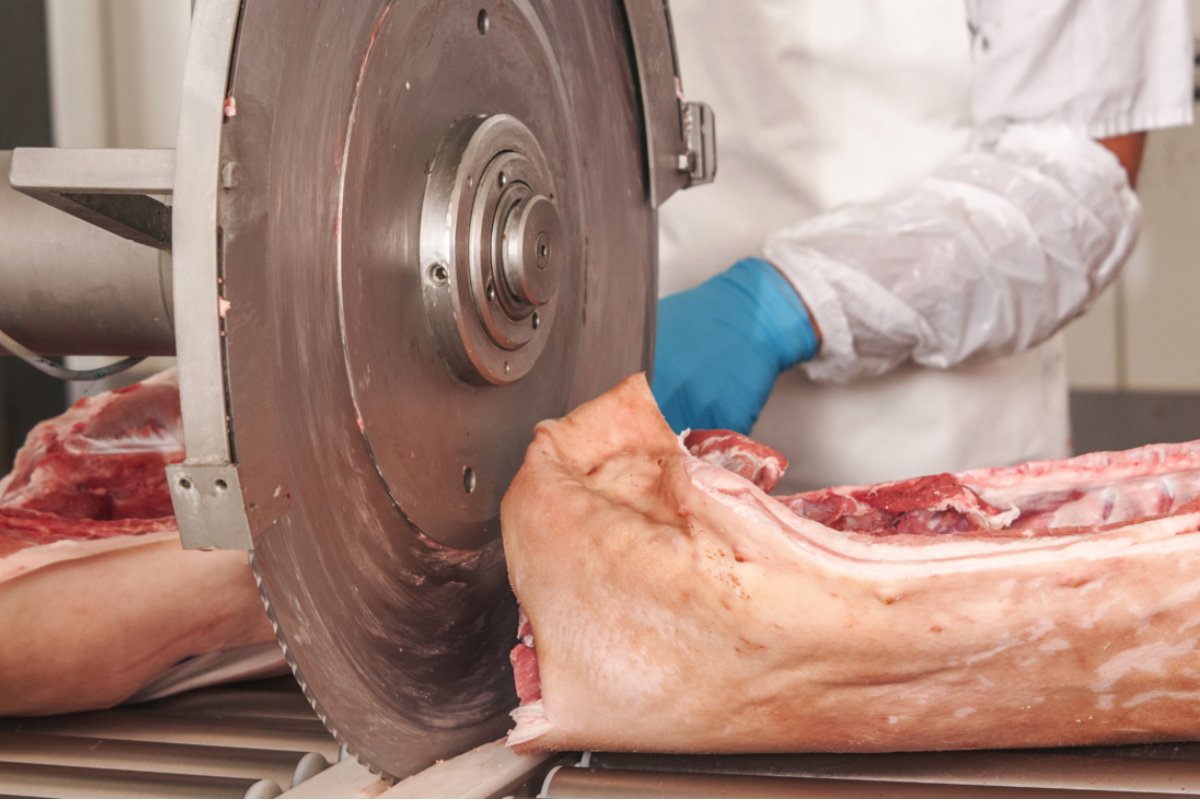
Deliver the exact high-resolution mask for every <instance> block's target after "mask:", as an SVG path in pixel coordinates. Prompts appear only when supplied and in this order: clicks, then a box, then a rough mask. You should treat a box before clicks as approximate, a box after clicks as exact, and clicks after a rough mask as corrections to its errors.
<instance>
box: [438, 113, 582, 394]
mask: <svg viewBox="0 0 1200 801" xmlns="http://www.w3.org/2000/svg"><path fill="white" fill-rule="evenodd" d="M572 257H574V258H573V259H572ZM567 259H571V260H577V259H578V254H568V245H567V243H566V242H564V241H563V231H562V221H561V220H560V218H559V213H558V208H557V206H556V204H555V190H554V179H553V176H552V175H551V172H550V167H549V165H548V164H547V162H546V156H545V154H544V153H543V152H542V148H541V146H540V145H539V144H538V142H537V139H536V138H535V137H534V135H533V133H532V132H531V131H530V130H529V129H528V128H527V127H526V126H525V125H523V124H522V123H521V122H520V121H519V120H517V119H515V118H514V117H511V116H509V115H507V114H495V115H492V116H487V117H484V116H472V117H467V118H464V119H461V120H458V121H457V122H455V123H454V125H452V126H451V128H450V131H449V132H448V133H447V134H446V137H445V139H443V141H442V144H441V146H440V147H439V148H438V153H437V156H436V157H435V158H434V161H433V164H432V167H431V173H430V176H429V181H428V187H427V189H426V192H425V202H424V206H423V209H422V215H421V260H422V262H423V263H424V264H426V265H427V266H426V268H425V278H424V284H423V292H424V298H425V311H426V314H427V315H428V317H429V322H430V326H431V327H432V328H433V331H434V335H435V337H436V339H437V348H438V352H439V353H440V354H441V356H442V359H443V360H445V362H446V364H447V365H448V366H449V367H450V369H451V370H453V371H454V373H455V375H456V376H458V377H459V378H460V379H462V380H463V381H467V382H470V383H474V384H484V383H490V384H496V385H504V384H509V383H512V382H513V381H516V380H518V379H520V378H522V377H524V376H525V375H526V374H528V373H529V371H530V369H531V368H532V367H533V365H534V363H535V362H536V361H537V359H538V357H539V356H541V354H542V352H543V350H544V349H545V347H546V342H547V340H548V338H549V336H550V332H551V329H552V328H553V323H554V316H555V309H556V305H557V304H556V303H555V296H556V294H557V292H558V284H559V275H560V272H561V271H562V270H563V269H564V268H563V267H562V266H561V264H562V262H563V261H564V260H567Z"/></svg>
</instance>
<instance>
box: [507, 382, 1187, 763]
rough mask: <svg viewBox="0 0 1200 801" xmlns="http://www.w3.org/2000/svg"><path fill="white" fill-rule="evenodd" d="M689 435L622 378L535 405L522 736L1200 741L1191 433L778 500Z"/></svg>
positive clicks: (934, 742) (524, 512)
mask: <svg viewBox="0 0 1200 801" xmlns="http://www.w3.org/2000/svg"><path fill="white" fill-rule="evenodd" d="M726 444H727V445H728V446H729V447H735V446H736V447H737V448H742V449H745V448H748V447H750V446H749V445H748V444H747V443H746V442H745V441H744V440H743V441H739V440H737V439H730V440H727V441H726ZM692 446H693V448H694V446H695V443H692ZM756 447H759V448H761V446H756ZM697 452H699V453H701V456H703V457H704V458H700V457H697V456H695V455H693V454H692V453H689V450H688V449H687V448H685V447H683V445H682V444H681V443H680V441H679V440H678V438H676V437H675V436H674V435H673V434H672V432H671V431H670V429H669V428H668V426H667V425H666V423H665V422H664V421H663V419H662V417H661V416H660V414H659V413H658V409H657V407H656V406H655V404H654V400H653V398H652V397H651V395H650V392H649V389H648V387H647V386H646V383H645V380H644V379H643V378H642V377H640V376H636V377H633V378H630V379H628V380H627V381H626V382H624V383H623V384H621V385H620V386H618V387H617V388H615V389H614V390H612V391H611V392H609V393H608V394H606V395H604V396H603V397H601V398H599V399H597V400H595V401H593V402H591V403H589V404H586V405H584V406H582V407H580V408H579V409H578V410H576V411H575V412H574V413H572V414H571V415H569V416H568V417H566V418H564V419H562V420H557V421H550V422H546V423H543V424H541V425H540V426H539V427H538V429H537V434H536V436H535V438H534V441H533V443H532V445H531V446H530V448H529V451H528V453H527V455H526V460H525V463H524V465H523V466H522V468H521V470H520V472H519V473H518V474H517V476H516V478H515V479H514V481H513V483H512V486H511V488H510V490H509V492H508V495H507V496H506V497H505V499H504V503H503V505H502V508H501V520H502V527H503V532H504V545H505V552H506V556H507V559H508V564H509V577H510V580H511V582H512V585H513V588H514V590H515V591H516V594H517V598H518V599H519V600H520V602H521V605H522V609H523V611H524V625H523V627H522V632H521V637H522V639H521V643H520V644H519V645H518V646H517V647H516V648H515V649H514V652H513V660H514V666H515V668H516V671H515V672H516V675H517V679H518V685H517V687H518V693H519V694H520V696H521V699H522V702H523V703H522V705H521V707H520V708H519V709H518V710H517V711H516V712H515V713H514V718H515V720H516V721H517V726H516V728H515V729H514V730H513V731H512V733H511V735H510V740H509V741H510V744H512V745H513V746H515V747H516V748H517V749H518V750H522V751H536V750H546V749H565V750H574V749H610V750H644V751H672V752H737V751H762V752H765V751H806V750H815V751H892V750H944V749H964V748H985V747H987V748H995V747H1016V746H1057V745H1068V744H1087V743H1121V742H1137V741H1150V740H1159V739H1194V738H1200V653H1198V652H1197V648H1196V646H1197V642H1198V641H1200V533H1198V530H1200V506H1198V504H1197V503H1196V502H1195V500H1194V498H1195V496H1196V494H1197V491H1198V490H1200V443H1189V444H1184V445H1163V446H1150V447H1147V448H1142V449H1139V450H1135V451H1131V452H1128V453H1123V454H1092V455H1089V456H1084V457H1080V458H1077V459H1072V460H1068V461H1063V462H1046V463H1038V464H1030V465H1022V466H1019V467H1013V468H1004V469H998V470H977V471H970V472H967V473H962V474H958V475H941V476H932V477H926V478H921V479H914V480H911V481H907V482H895V483H892V484H884V485H879V486H876V487H857V488H856V487H841V488H834V489H831V490H824V491H821V492H814V493H806V494H804V495H798V496H793V497H789V498H773V497H771V496H768V495H767V494H766V493H765V492H763V491H762V489H761V488H760V487H759V486H756V485H755V483H754V481H753V480H751V479H756V480H761V476H759V474H758V471H757V470H755V469H751V468H750V467H745V468H744V469H743V468H739V470H740V472H741V473H742V475H739V474H738V473H737V472H731V471H730V470H727V469H725V467H724V466H722V465H724V464H733V465H734V466H735V467H736V466H737V465H738V463H737V462H736V461H735V462H729V461H728V460H724V459H723V457H721V455H720V454H717V455H714V454H712V453H705V452H704V449H697ZM707 460H712V461H716V462H717V463H716V464H713V463H710V461H707ZM765 483H768V484H769V483H770V482H769V481H767V482H765Z"/></svg>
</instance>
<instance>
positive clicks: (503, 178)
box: [497, 173, 508, 189]
mask: <svg viewBox="0 0 1200 801" xmlns="http://www.w3.org/2000/svg"><path fill="white" fill-rule="evenodd" d="M497 180H498V181H499V182H500V188H501V189H503V188H504V187H506V186H508V176H507V175H506V174H504V173H500V177H499V178H498V179H497Z"/></svg>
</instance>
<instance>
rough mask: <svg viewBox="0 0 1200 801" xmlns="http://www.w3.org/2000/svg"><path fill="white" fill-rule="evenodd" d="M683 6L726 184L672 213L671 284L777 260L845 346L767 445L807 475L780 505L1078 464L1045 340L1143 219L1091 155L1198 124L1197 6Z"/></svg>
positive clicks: (830, 351)
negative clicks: (1112, 144) (1115, 140)
mask: <svg viewBox="0 0 1200 801" xmlns="http://www.w3.org/2000/svg"><path fill="white" fill-rule="evenodd" d="M672 12H673V16H674V20H675V25H676V37H677V44H678V47H679V50H680V59H681V70H682V74H683V75H684V76H685V80H686V84H685V89H686V90H687V93H688V95H689V96H691V97H695V98H696V99H700V100H704V101H706V102H709V103H711V104H712V105H713V107H714V109H715V111H716V114H717V120H718V126H719V145H720V150H719V153H720V166H719V174H718V180H717V182H716V184H714V185H713V186H712V187H707V188H703V189H698V190H694V191H692V192H688V193H685V194H684V195H682V196H681V197H679V198H675V199H673V200H672V202H671V203H670V204H668V205H667V206H666V207H665V208H664V213H663V217H662V226H661V230H662V254H661V262H662V283H661V290H662V292H663V294H667V293H670V292H673V291H678V290H680V289H683V288H686V287H687V286H691V285H693V284H695V283H698V282H699V281H701V280H703V279H704V278H707V277H708V276H709V275H712V274H714V273H716V272H719V271H720V270H723V269H725V268H726V267H728V266H729V265H730V264H732V263H733V262H734V261H736V260H737V259H738V258H740V257H742V256H745V255H765V256H766V257H767V258H769V259H771V260H772V261H773V262H774V263H776V264H777V265H778V266H779V267H780V268H781V269H782V270H783V271H784V273H785V274H786V275H787V276H788V277H789V278H790V279H791V280H792V282H793V284H794V285H795V286H796V287H797V289H798V290H799V291H800V293H801V295H802V296H803V297H804V299H805V301H806V303H808V304H809V305H810V307H811V308H812V310H813V313H814V316H815V317H816V319H817V321H818V323H819V324H820V326H821V329H822V333H823V335H824V338H825V343H824V346H823V348H822V351H821V354H820V355H819V357H818V358H817V360H815V361H814V362H812V363H811V364H809V365H806V366H805V367H804V368H802V370H794V371H790V372H788V373H785V374H784V375H783V376H781V377H780V380H779V382H778V383H777V384H776V388H775V391H774V393H773V395H772V397H771V400H770V401H769V402H768V404H767V408H766V409H765V410H764V414H763V416H762V418H761V419H760V421H759V424H758V426H757V427H756V429H755V431H754V435H755V436H756V437H757V438H759V439H761V440H763V441H766V442H769V443H771V444H772V445H773V446H775V447H779V448H780V449H781V450H783V451H784V452H785V454H786V455H787V456H788V457H789V458H790V460H791V462H792V465H793V467H792V469H791V472H790V476H789V477H790V483H788V484H787V485H786V486H785V487H784V489H785V490H794V489H800V488H808V487H813V486H828V485H831V484H844V483H862V482H872V481H879V480H885V479H889V478H896V477H899V476H908V475H915V474H920V473H934V472H940V471H953V470H959V469H963V468H965V467H970V466H978V465H983V464H987V465H995V464H1010V463H1015V462H1019V461H1024V460H1028V459H1033V458H1050V457H1056V456H1062V455H1065V454H1066V453H1067V451H1068V427H1067V405H1066V378H1065V365H1064V363H1063V356H1062V345H1061V341H1060V340H1059V339H1057V338H1051V339H1049V340H1048V341H1047V337H1050V336H1051V334H1053V332H1054V331H1056V330H1057V329H1058V328H1059V327H1060V326H1061V325H1063V324H1064V323H1066V322H1067V321H1069V320H1070V319H1071V318H1073V317H1074V316H1076V315H1078V314H1079V313H1081V312H1082V311H1084V310H1085V309H1086V308H1087V307H1088V305H1089V304H1090V303H1091V301H1092V300H1094V298H1095V296H1096V295H1097V294H1098V293H1099V292H1100V291H1101V290H1102V289H1103V288H1104V287H1105V286H1106V285H1107V284H1108V283H1109V282H1110V281H1111V280H1112V278H1113V276H1114V275H1115V273H1116V270H1117V269H1118V268H1119V266H1120V264H1121V262H1122V261H1123V260H1124V258H1125V256H1126V255H1127V253H1128V250H1129V248H1130V247H1131V246H1132V243H1133V240H1134V238H1135V236H1136V232H1137V226H1138V209H1137V203H1136V198H1135V197H1134V195H1133V194H1132V192H1130V191H1129V189H1128V187H1127V186H1126V185H1125V183H1124V175H1123V171H1122V170H1121V168H1120V166H1119V164H1118V163H1117V162H1116V160H1115V158H1113V157H1112V156H1111V155H1110V154H1109V153H1108V152H1107V151H1106V150H1104V149H1103V148H1101V147H1100V146H1099V145H1097V144H1095V143H1094V142H1093V141H1092V138H1093V137H1096V138H1098V137H1106V136H1113V135H1118V134H1121V133H1126V132H1131V131H1138V130H1147V129H1151V128H1155V127H1161V126H1165V125H1177V124H1186V123H1188V122H1190V120H1191V105H1192V100H1191V83H1190V82H1191V66H1190V60H1191V40H1190V37H1191V28H1190V24H1189V21H1188V14H1187V5H1186V2H1184V0H1148V1H1147V2H1137V3H1132V2H1131V3H1128V4H1109V3H1089V2H1087V0H1051V1H1049V2H1047V0H1003V1H1002V2H1001V1H997V2H991V3H986V2H978V1H976V0H972V2H968V3H967V4H966V9H965V10H964V5H963V3H962V2H961V0H906V2H900V3H897V2H885V1H884V0H845V2H838V3H828V2H820V0H752V1H751V2H739V3H714V2H702V0H677V2H675V3H674V4H673V5H672ZM972 49H973V50H974V52H972ZM972 62H973V63H972ZM831 210H833V211H831ZM1039 342H1044V344H1041V345H1037V343H1039ZM1035 345H1036V347H1034V346H1035ZM1027 348H1031V349H1029V350H1026V351H1025V352H1024V353H1019V354H1018V355H1015V356H1012V355H1006V354H1012V353H1015V352H1017V351H1021V350H1024V349H1027ZM986 357H999V358H990V359H989V358H986ZM964 361H965V362H966V363H965V364H962V362H964ZM947 366H956V368H955V369H953V370H942V369H928V368H929V367H934V368H942V367H947ZM889 370H890V371H891V372H890V373H889V374H887V375H882V374H883V373H885V372H887V371H889ZM812 379H815V380H817V381H820V382H845V381H851V380H854V381H855V383H853V384H849V385H845V386H831V385H829V384H827V383H822V384H814V383H813V382H812ZM861 379H868V380H861Z"/></svg>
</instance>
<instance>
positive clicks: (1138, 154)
mask: <svg viewBox="0 0 1200 801" xmlns="http://www.w3.org/2000/svg"><path fill="white" fill-rule="evenodd" d="M1100 144H1102V145H1104V146H1105V147H1106V148H1108V151H1109V152H1110V153H1112V154H1113V155H1114V156H1116V157H1117V161H1119V162H1120V163H1121V166H1122V167H1124V168H1125V175H1126V176H1127V177H1128V178H1129V185H1130V186H1131V187H1133V188H1134V189H1136V188H1137V179H1138V172H1139V171H1140V170H1141V168H1142V151H1143V150H1145V148H1146V132H1145V131H1138V132H1136V133H1130V134H1124V135H1123V136H1110V137H1108V138H1107V139H1101V140H1100Z"/></svg>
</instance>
